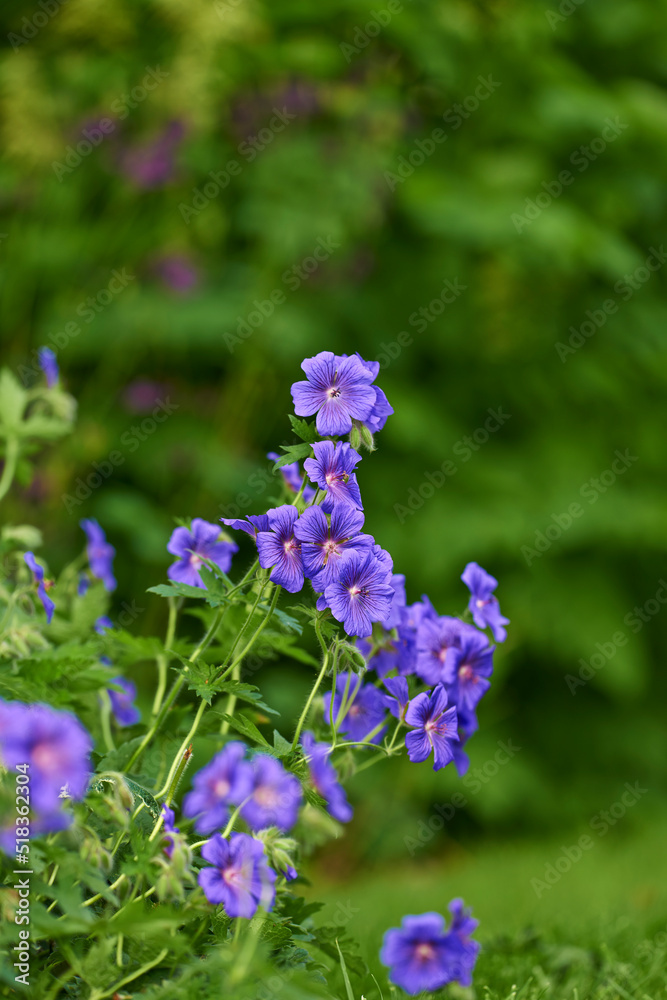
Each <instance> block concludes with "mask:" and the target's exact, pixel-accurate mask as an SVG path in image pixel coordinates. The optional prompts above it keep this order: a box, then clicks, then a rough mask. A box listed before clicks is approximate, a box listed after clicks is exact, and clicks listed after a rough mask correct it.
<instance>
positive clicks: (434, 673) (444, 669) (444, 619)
mask: <svg viewBox="0 0 667 1000" xmlns="http://www.w3.org/2000/svg"><path fill="white" fill-rule="evenodd" d="M468 627H469V628H472V626H468ZM465 628H466V626H465V625H464V624H463V622H462V621H460V620H459V619H458V618H451V617H450V616H449V615H442V616H440V617H439V618H436V619H435V620H433V619H432V618H424V619H422V621H421V622H420V623H419V625H418V627H417V660H416V663H415V673H417V674H418V675H419V676H420V677H421V679H422V680H423V681H426V683H427V684H451V683H452V681H453V680H454V670H455V664H454V659H453V651H454V650H455V649H458V648H459V646H460V644H461V633H462V631H463V630H464V629H465Z"/></svg>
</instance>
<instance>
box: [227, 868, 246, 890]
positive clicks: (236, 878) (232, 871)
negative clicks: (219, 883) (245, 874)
mask: <svg viewBox="0 0 667 1000" xmlns="http://www.w3.org/2000/svg"><path fill="white" fill-rule="evenodd" d="M222 878H223V881H224V882H226V883H227V885H232V886H237V885H240V883H241V881H242V878H241V870H240V869H239V868H223V869H222Z"/></svg>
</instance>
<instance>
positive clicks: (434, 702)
mask: <svg viewBox="0 0 667 1000" xmlns="http://www.w3.org/2000/svg"><path fill="white" fill-rule="evenodd" d="M405 723H406V725H408V726H414V727H415V728H414V729H412V730H411V732H409V733H408V734H407V736H406V737H405V745H406V747H407V750H408V757H409V758H410V760H411V761H412V762H413V763H420V762H421V761H423V760H426V759H427V757H429V756H430V755H431V751H433V760H434V763H433V770H434V771H439V770H440V768H442V767H445V766H446V765H447V764H449V762H450V760H452V759H453V757H454V753H453V750H452V743H458V741H459V737H458V734H457V732H456V728H457V719H456V709H455V708H447V692H446V691H445V689H444V687H442V685H441V684H439V685H438V686H437V687H436V688H434V690H433V691H432V693H431V694H430V695H429V694H427V693H426V692H423V693H422V694H418V695H417V697H416V698H413V699H412V701H411V702H410V704H409V705H408V710H407V712H406V713H405Z"/></svg>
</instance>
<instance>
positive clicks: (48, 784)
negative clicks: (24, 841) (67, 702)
mask: <svg viewBox="0 0 667 1000" xmlns="http://www.w3.org/2000/svg"><path fill="white" fill-rule="evenodd" d="M0 705H2V706H3V711H2V714H1V715H0V719H1V721H2V726H0V759H1V760H2V763H3V764H4V766H5V767H6V768H7V769H8V770H10V771H15V770H16V768H17V767H18V765H19V764H28V765H29V770H28V774H29V776H30V797H31V803H32V805H33V806H34V808H35V809H37V810H38V811H40V812H43V813H50V812H57V811H58V809H59V806H60V799H61V798H62V794H61V793H62V792H63V790H66V793H67V795H68V796H69V797H70V798H73V799H82V798H83V797H84V795H85V793H86V789H87V787H88V779H89V776H90V772H91V768H90V751H91V750H92V748H93V743H92V740H91V738H90V735H89V733H88V732H87V731H86V730H85V729H84V727H83V726H82V725H81V723H80V722H79V720H78V719H77V718H76V716H74V715H72V714H71V713H70V712H60V711H56V709H54V708H51V707H50V706H49V705H23V704H22V703H20V702H11V703H7V702H4V703H3V702H0Z"/></svg>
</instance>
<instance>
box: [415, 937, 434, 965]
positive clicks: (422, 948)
mask: <svg viewBox="0 0 667 1000" xmlns="http://www.w3.org/2000/svg"><path fill="white" fill-rule="evenodd" d="M415 958H416V959H417V960H418V961H419V962H430V961H432V960H433V959H434V958H435V948H434V947H433V945H432V944H429V943H428V941H422V942H421V944H418V945H417V947H416V948H415Z"/></svg>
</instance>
